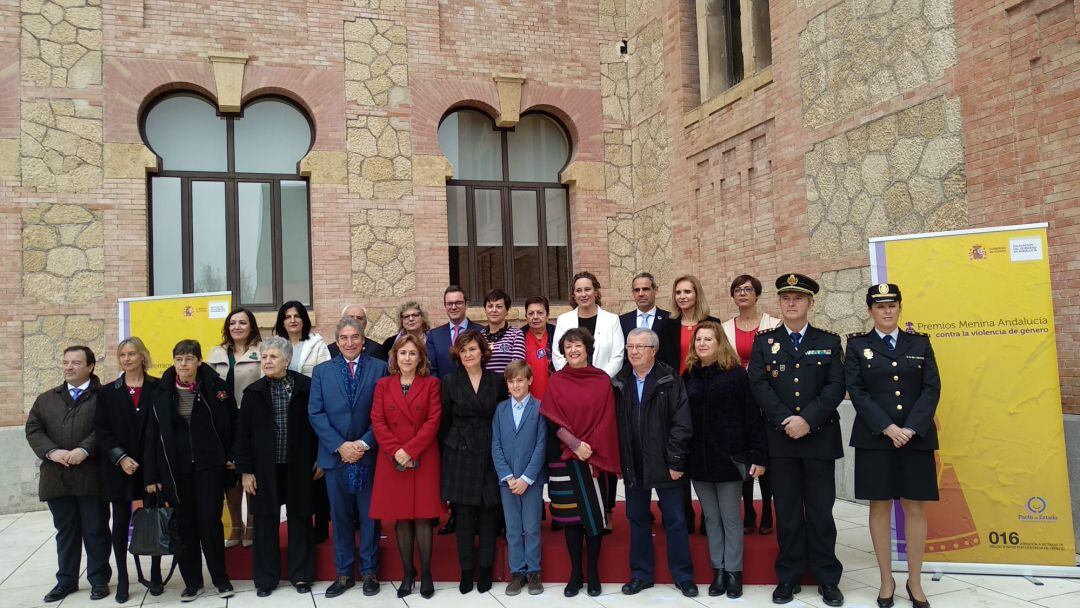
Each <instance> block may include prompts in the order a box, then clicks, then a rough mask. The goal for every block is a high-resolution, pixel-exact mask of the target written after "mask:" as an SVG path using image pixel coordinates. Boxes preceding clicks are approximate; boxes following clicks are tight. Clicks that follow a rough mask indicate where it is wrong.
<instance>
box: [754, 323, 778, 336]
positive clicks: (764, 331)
mask: <svg viewBox="0 0 1080 608" xmlns="http://www.w3.org/2000/svg"><path fill="white" fill-rule="evenodd" d="M781 327H783V325H777V326H776V327H770V328H769V329H759V330H758V332H757V335H759V336H762V335H765V334H768V333H772V332H774V331H776V330H778V329H780V328H781Z"/></svg>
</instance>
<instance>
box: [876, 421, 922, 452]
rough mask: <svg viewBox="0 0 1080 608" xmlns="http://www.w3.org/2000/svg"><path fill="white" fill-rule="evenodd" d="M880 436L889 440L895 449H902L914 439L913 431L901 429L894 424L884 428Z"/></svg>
mask: <svg viewBox="0 0 1080 608" xmlns="http://www.w3.org/2000/svg"><path fill="white" fill-rule="evenodd" d="M882 434H883V435H885V436H886V437H888V438H889V439H891V440H892V443H893V447H897V448H902V447H904V446H905V445H907V443H908V442H909V441H911V439H912V438H913V437H915V431H913V430H911V429H902V428H900V427H898V426H896V425H895V424H890V425H889V426H887V427H885V430H884V431H882Z"/></svg>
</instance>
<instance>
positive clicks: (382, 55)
mask: <svg viewBox="0 0 1080 608" xmlns="http://www.w3.org/2000/svg"><path fill="white" fill-rule="evenodd" d="M345 98H346V99H347V100H348V101H354V102H356V103H358V104H361V105H365V106H375V107H380V108H382V107H386V106H396V105H398V104H402V103H407V102H408V101H409V58H408V45H407V44H406V33H405V26H403V25H397V24H395V23H394V22H393V21H387V20H383V19H364V18H358V19H357V20H356V21H347V22H345Z"/></svg>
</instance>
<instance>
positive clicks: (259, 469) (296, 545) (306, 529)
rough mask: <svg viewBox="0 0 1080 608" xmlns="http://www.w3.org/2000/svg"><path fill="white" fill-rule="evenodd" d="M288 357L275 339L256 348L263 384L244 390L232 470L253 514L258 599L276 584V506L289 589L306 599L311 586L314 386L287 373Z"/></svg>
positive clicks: (316, 473)
mask: <svg viewBox="0 0 1080 608" xmlns="http://www.w3.org/2000/svg"><path fill="white" fill-rule="evenodd" d="M293 354H294V353H293V348H292V344H291V343H290V342H289V341H288V340H287V339H285V338H282V337H279V336H275V337H273V338H270V339H269V340H266V341H265V342H263V343H262V344H260V345H259V361H260V362H261V366H262V373H263V377H262V378H260V379H258V380H256V381H255V382H252V383H251V384H250V385H248V387H247V388H246V389H245V390H244V397H243V400H242V401H241V403H240V418H239V423H238V429H237V434H236V468H237V470H238V471H239V472H240V475H241V483H242V484H243V487H244V492H246V493H247V495H248V496H249V499H248V500H249V502H248V504H249V507H250V509H251V511H252V513H254V515H255V549H254V555H253V558H252V578H253V579H254V581H255V589H256V595H258V596H259V597H266V596H268V595H270V593H271V592H272V591H273V590H274V588H275V587H277V585H278V580H279V578H280V573H281V552H280V543H279V536H278V524H279V521H280V516H281V505H285V510H286V513H287V514H288V523H287V525H288V542H289V545H288V556H287V557H288V566H287V572H288V573H289V582H290V583H292V585H293V586H294V587H296V591H297V592H299V593H307V592H309V591H310V590H311V582H312V581H313V580H314V579H315V551H314V549H315V542H314V531H313V529H312V527H311V515H312V512H313V507H314V501H313V499H312V495H313V491H312V482H313V481H314V480H316V479H319V478H321V477H322V475H323V472H322V470H321V469H319V468H318V467H316V466H315V452H316V449H317V446H318V442H317V439H316V437H315V431H314V430H312V428H311V423H310V422H309V421H308V413H307V404H308V395H309V393H310V392H311V380H310V379H309V378H308V377H307V376H305V375H304V374H301V373H299V372H295V371H293V370H291V369H289V361H290V360H291V359H292V357H293Z"/></svg>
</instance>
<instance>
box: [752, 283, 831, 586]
mask: <svg viewBox="0 0 1080 608" xmlns="http://www.w3.org/2000/svg"><path fill="white" fill-rule="evenodd" d="M818 289H819V288H818V284H817V283H816V282H815V281H814V280H812V279H810V278H809V277H806V276H803V275H801V274H786V275H783V276H781V277H780V278H778V279H777V280H776V290H777V293H778V294H779V296H780V310H781V312H782V316H783V319H784V322H783V324H781V325H780V326H779V327H776V328H775V329H770V330H767V331H763V332H760V333H759V334H758V335H757V336H756V337H755V338H754V347H753V349H752V350H751V352H750V366H749V368H748V369H747V373H748V374H749V376H750V388H751V391H752V392H753V395H754V399H755V400H757V403H758V405H759V406H760V407H761V410H762V413H763V414H764V416H765V429H766V433H765V434H766V437H767V439H768V445H769V473H771V474H772V476H773V488H774V489H775V500H776V517H777V527H776V532H777V541H778V542H779V544H780V554H779V555H778V556H777V558H776V576H777V579H778V581H779V584H778V585H777V586H776V590H775V591H773V602H774V603H777V604H786V603H788V602H790V601H791V600H792V598H793V597H794V595H795V594H797V593H799V592H800V591H801V590H802V589H801V587H800V586H799V580H800V579H801V578H802V575H803V572H805V571H806V567H807V565H809V566H810V571H811V573H813V575H814V578H816V579H817V581H818V593H820V594H821V596H822V599H823V600H824V601H825V603H826V604H827V605H829V606H840V605H842V604H843V603H844V596H843V594H842V593H840V587H839V583H840V575H841V574H842V573H843V566H842V565H841V564H840V560H838V559H837V558H836V522H835V521H834V520H833V515H832V508H833V503H834V502H835V500H836V483H835V479H834V474H835V473H834V469H835V468H836V459H837V458H841V457H843V455H844V449H843V446H842V444H841V437H840V416H839V414H838V413H837V411H836V408H837V406H839V405H840V401H841V400H843V398H844V359H843V351H842V350H841V349H840V337H839V336H837V335H836V334H833V333H830V332H827V331H824V330H821V329H818V328H816V327H813V326H811V325H810V324H809V323H808V322H807V315H808V314H809V312H810V308H811V307H812V306H813V305H814V296H815V295H816V294H817V293H818Z"/></svg>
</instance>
